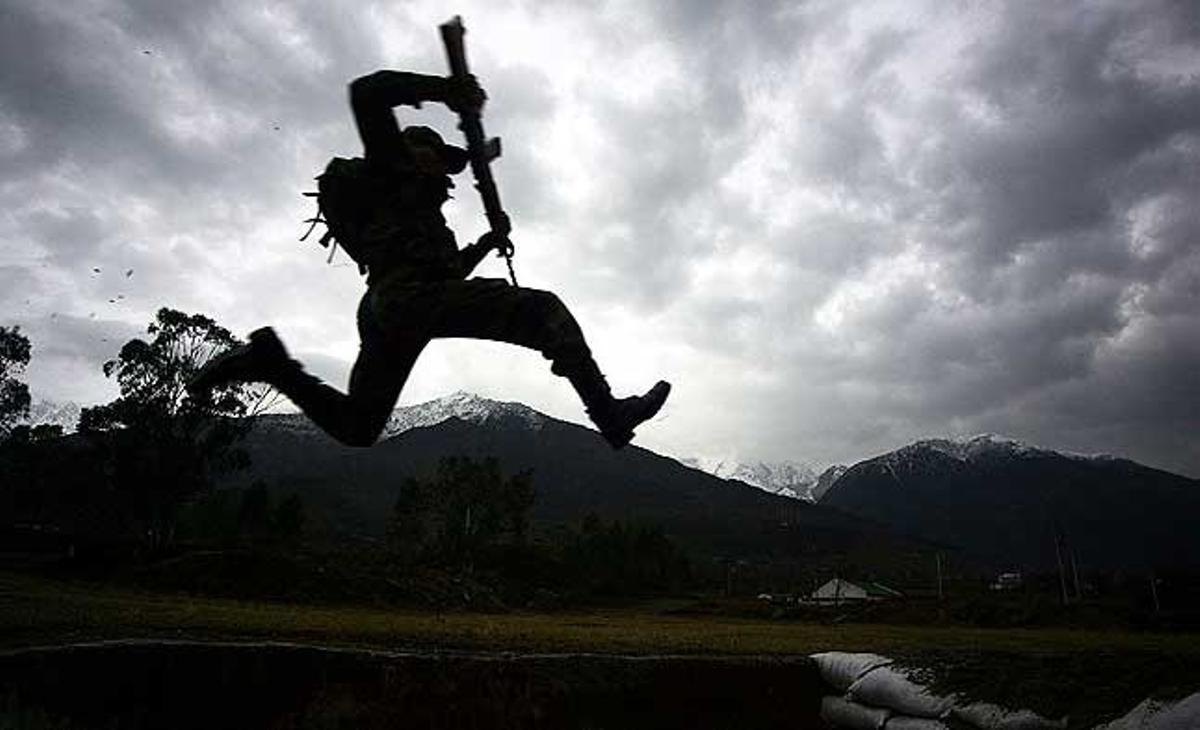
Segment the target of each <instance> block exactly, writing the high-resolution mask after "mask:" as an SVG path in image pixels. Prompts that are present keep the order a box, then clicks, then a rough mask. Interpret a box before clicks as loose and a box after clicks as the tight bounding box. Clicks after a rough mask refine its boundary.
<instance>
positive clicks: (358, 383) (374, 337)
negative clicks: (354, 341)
mask: <svg viewBox="0 0 1200 730" xmlns="http://www.w3.org/2000/svg"><path fill="white" fill-rule="evenodd" d="M365 307H366V301H365V299H364V304H363V305H362V306H360V308H359V337H360V340H361V342H360V345H359V352H358V358H357V359H356V360H355V363H354V368H353V370H352V371H351V373H350V388H349V392H348V393H342V392H340V391H338V390H337V389H336V388H333V387H331V386H329V385H327V384H326V383H324V382H322V381H321V380H320V379H319V378H317V377H315V376H313V375H310V374H309V373H307V372H305V371H304V368H303V367H302V366H301V365H300V363H299V362H297V361H296V360H293V359H292V358H291V357H289V356H288V354H287V350H286V349H284V346H283V343H282V342H281V341H280V340H279V338H278V336H276V334H275V332H274V330H272V329H271V328H269V327H264V328H263V329H260V330H256V331H255V332H253V333H251V335H250V338H249V342H247V343H246V344H245V345H243V346H241V347H238V348H235V349H234V350H231V351H230V352H227V353H225V354H223V355H221V356H219V357H217V358H214V359H213V361H212V362H210V363H209V364H208V365H206V366H205V367H204V368H203V369H202V370H201V372H200V373H199V374H198V375H197V377H196V378H194V379H193V381H192V382H191V383H190V384H189V386H188V387H189V389H190V390H193V391H200V390H207V389H209V388H212V387H214V386H216V385H220V384H222V383H226V382H230V381H244V382H262V383H267V384H269V385H272V386H274V387H275V388H277V389H279V391H280V392H281V393H283V394H284V395H286V396H287V397H288V398H289V399H290V400H291V401H292V402H293V403H295V404H296V405H297V406H299V407H300V410H302V411H304V413H305V415H307V416H308V417H309V418H310V419H312V421H313V422H314V423H315V424H316V425H317V426H318V427H320V428H321V429H322V430H324V431H325V432H326V433H328V434H329V435H330V436H332V437H334V438H335V439H337V440H338V441H341V442H342V443H344V444H346V445H348V446H370V445H371V444H372V443H374V442H375V439H376V438H378V437H379V433H380V432H381V431H382V430H383V428H384V426H385V425H387V419H388V416H389V415H390V414H391V412H392V408H393V407H394V406H395V404H396V399H397V398H398V397H399V395H400V390H401V389H402V388H403V387H404V382H405V381H406V380H407V379H408V376H409V374H410V373H411V372H412V367H413V365H414V364H415V363H416V360H417V357H418V356H419V355H420V354H421V350H422V349H423V348H424V346H425V343H426V342H427V340H421V339H407V340H399V339H395V338H385V337H384V336H383V333H381V332H380V331H379V330H378V328H377V327H376V326H374V325H373V323H372V321H371V317H369V316H366V315H365V314H364V309H365Z"/></svg>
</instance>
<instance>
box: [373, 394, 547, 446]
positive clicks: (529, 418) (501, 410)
mask: <svg viewBox="0 0 1200 730" xmlns="http://www.w3.org/2000/svg"><path fill="white" fill-rule="evenodd" d="M451 418H460V419H462V420H464V421H470V422H472V423H489V422H492V421H497V420H502V419H504V420H507V419H516V420H519V421H521V422H523V423H524V425H525V426H527V427H528V428H530V429H533V430H539V429H541V428H542V426H544V425H545V423H546V416H544V415H542V414H541V413H539V412H537V411H535V410H533V409H532V408H530V407H529V406H527V405H525V404H523V403H515V402H505V401H495V400H491V399H488V398H482V397H480V396H477V395H475V394H474V393H466V392H463V391H461V390H460V391H457V392H455V393H451V394H450V395H447V396H443V397H441V398H435V399H433V400H431V401H426V402H424V403H418V404H416V405H411V406H401V407H399V408H397V409H396V410H394V411H392V415H391V418H389V419H388V424H387V426H385V427H384V430H383V436H382V437H381V438H390V437H392V436H395V435H397V434H401V433H404V432H405V431H408V430H411V429H414V428H420V427H422V426H435V425H437V424H439V423H442V422H443V421H447V420H449V419H451Z"/></svg>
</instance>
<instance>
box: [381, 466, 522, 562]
mask: <svg viewBox="0 0 1200 730" xmlns="http://www.w3.org/2000/svg"><path fill="white" fill-rule="evenodd" d="M532 504H533V474H532V472H529V471H524V472H520V473H518V474H516V475H514V476H511V477H509V478H507V479H506V478H505V477H504V475H503V474H502V473H501V471H500V464H499V462H498V461H497V460H496V459H495V458H487V459H484V460H482V461H477V460H475V459H471V458H469V457H460V456H451V457H446V458H443V459H442V460H441V461H440V462H439V463H438V468H437V472H436V473H435V474H434V476H433V478H432V479H415V478H409V479H408V480H407V481H406V482H405V485H404V488H403V489H402V490H401V492H400V496H399V497H398V498H397V500H396V507H395V510H394V511H393V513H392V519H391V522H390V524H389V526H388V535H389V540H390V542H391V544H392V546H393V548H394V549H396V551H397V552H398V553H399V554H400V555H401V556H403V557H406V558H408V559H422V558H424V559H430V558H433V559H436V560H437V561H440V562H447V563H450V564H453V565H457V566H460V567H470V566H471V565H472V563H473V560H474V559H475V558H476V557H478V556H479V555H481V554H482V553H484V552H485V551H487V550H488V549H490V548H492V547H494V546H496V545H498V544H500V543H501V541H503V540H504V539H505V538H507V540H508V542H510V543H514V544H520V543H523V542H524V540H525V537H526V532H527V530H528V524H529V517H528V513H529V508H530V507H531V506H532Z"/></svg>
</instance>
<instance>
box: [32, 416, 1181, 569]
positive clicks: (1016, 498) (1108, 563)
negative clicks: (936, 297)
mask: <svg viewBox="0 0 1200 730" xmlns="http://www.w3.org/2000/svg"><path fill="white" fill-rule="evenodd" d="M78 410H79V409H78V406H73V405H72V404H66V405H65V406H54V405H53V404H47V403H38V404H36V405H35V406H34V408H33V409H32V411H33V412H32V413H31V418H30V421H31V422H34V423H44V422H57V423H60V424H61V425H64V426H67V429H66V430H68V431H69V430H71V427H72V426H73V425H74V423H73V421H74V419H75V418H77V414H78ZM246 445H247V448H248V450H249V452H250V456H251V460H252V465H253V466H252V468H251V470H250V472H248V473H246V474H243V475H241V476H240V477H238V479H239V481H238V482H231V483H230V484H231V485H236V484H240V483H246V482H248V481H249V480H252V479H261V480H263V481H265V482H267V483H268V484H270V485H271V486H272V488H273V489H274V490H276V491H277V492H279V493H287V492H295V493H299V494H301V495H302V496H303V497H305V500H306V503H308V504H309V505H311V507H312V508H313V512H314V514H316V515H320V516H321V519H323V520H325V521H326V522H328V523H329V525H330V526H331V529H334V530H336V531H338V532H342V533H350V534H360V535H365V536H375V537H377V536H379V535H382V534H383V531H384V526H385V524H386V521H387V519H388V516H389V514H390V512H391V509H392V507H393V505H394V503H395V500H396V497H397V495H398V493H399V490H400V489H401V488H402V484H403V482H404V481H405V480H406V479H407V478H408V477H412V476H417V477H419V476H422V475H427V474H430V473H432V471H433V470H434V469H435V468H436V465H437V462H438V460H439V459H441V458H442V457H444V456H452V455H470V456H477V457H485V456H495V457H496V458H497V459H498V460H499V461H500V463H501V466H502V468H503V470H504V471H506V472H508V473H515V472H517V471H520V470H524V469H532V470H533V471H534V475H535V489H536V491H537V497H536V500H535V502H534V507H533V515H532V517H533V518H534V519H535V520H537V521H540V522H542V523H570V522H578V521H580V520H582V519H583V518H584V517H585V516H586V515H588V514H595V515H596V516H598V517H601V518H602V519H606V520H615V519H620V520H626V521H642V522H653V523H657V524H660V525H662V526H663V527H664V528H665V529H666V530H667V531H668V532H669V533H670V534H671V535H672V536H673V537H676V538H677V539H678V540H679V541H680V542H681V543H683V544H685V546H688V547H690V548H692V549H694V550H697V551H699V552H700V553H702V554H704V555H707V556H709V557H714V558H728V559H737V560H751V561H756V560H757V561H765V562H779V561H782V562H790V563H797V564H798V563H807V564H817V563H826V564H831V563H836V562H837V561H843V564H844V563H845V561H848V560H850V557H851V556H856V557H854V558H853V562H856V563H857V564H867V565H871V566H873V567H878V566H880V565H882V564H883V563H892V564H896V565H899V564H903V563H905V561H906V560H907V561H908V563H911V562H912V560H909V558H913V556H916V555H918V554H926V555H927V554H928V553H929V552H930V551H931V550H954V551H957V552H958V553H960V554H961V555H962V556H964V557H965V558H966V559H968V560H970V561H979V562H980V563H982V564H986V565H989V566H991V567H993V568H998V569H1008V568H1015V569H1028V570H1042V569H1048V568H1053V567H1054V565H1055V564H1056V563H1057V561H1058V560H1060V559H1064V560H1066V559H1074V560H1076V561H1078V563H1079V565H1080V567H1081V569H1083V570H1086V569H1088V568H1095V569H1104V570H1110V569H1119V570H1124V569H1132V570H1142V569H1145V568H1150V567H1155V566H1159V567H1162V566H1174V567H1188V566H1196V567H1200V538H1198V537H1197V536H1196V533H1197V531H1196V529H1195V525H1197V524H1200V482H1198V481H1197V480H1194V479H1189V478H1187V477H1183V476H1180V475H1177V474H1171V473H1169V472H1165V471H1161V470H1158V469H1154V468H1151V467H1148V466H1145V465H1142V464H1138V463H1135V462H1133V461H1129V460H1127V459H1122V458H1117V457H1113V456H1106V455H1100V456H1084V455H1078V454H1069V453H1062V452H1058V451H1053V450H1050V449H1046V448H1042V447H1038V446H1034V445H1031V444H1027V443H1023V442H1020V441H1015V440H1012V439H1007V438H1004V437H1000V436H992V435H984V436H975V437H970V438H962V439H926V440H922V441H918V442H915V443H913V444H910V445H907V446H904V447H902V448H900V449H897V450H895V451H892V452H888V453H886V454H882V455H879V456H876V457H873V458H869V459H866V460H863V461H860V462H858V463H856V464H853V465H851V466H841V465H837V466H832V467H829V468H827V469H825V470H823V471H818V468H817V467H816V466H815V465H814V464H812V463H807V462H803V461H790V462H780V463H773V464H772V463H742V462H738V461H735V460H730V459H701V458H694V459H684V460H682V461H677V460H675V459H671V458H667V457H664V456H660V455H658V454H654V453H652V452H650V451H647V450H644V449H641V448H638V447H637V446H630V447H627V448H626V449H624V450H622V451H617V452H614V451H612V450H611V449H609V448H608V447H607V446H606V445H605V444H604V442H603V440H601V439H600V438H599V437H598V436H597V435H596V434H595V433H594V432H593V431H591V430H589V429H586V428H583V427H581V426H578V425H575V424H571V423H566V422H563V421H559V420H556V419H554V418H551V417H549V416H546V415H544V414H542V413H539V412H538V411H536V410H534V409H532V408H529V407H528V406H525V405H523V404H520V403H503V402H498V401H493V400H488V399H484V398H480V397H478V396H474V395H471V394H467V393H455V394H453V395H451V396H447V397H445V398H439V399H436V400H433V401H430V402H427V403H422V404H418V405H413V406H406V407H401V408H398V409H396V411H395V412H394V413H393V414H392V416H391V418H390V420H389V422H388V424H387V427H386V428H385V431H384V434H383V436H382V437H381V439H380V442H379V443H378V444H377V445H376V446H374V447H373V448H371V449H353V448H348V447H344V446H341V445H340V444H337V443H336V442H334V441H333V440H331V439H330V438H329V437H327V436H326V435H325V434H324V433H322V432H321V431H320V430H319V429H317V428H316V427H314V426H313V425H312V424H311V422H309V421H308V419H307V418H305V417H304V416H303V415H300V414H273V415H266V416H260V417H259V418H258V419H257V420H256V423H255V426H254V428H253V430H252V431H251V434H250V436H249V437H248V440H247V442H246ZM884 556H886V557H884ZM905 556H907V557H905ZM914 559H915V558H914Z"/></svg>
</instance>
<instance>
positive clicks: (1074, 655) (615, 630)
mask: <svg viewBox="0 0 1200 730" xmlns="http://www.w3.org/2000/svg"><path fill="white" fill-rule="evenodd" d="M679 605H680V604H679V603H674V604H671V603H667V602H664V603H659V604H647V605H643V606H639V607H635V608H621V609H596V610H587V611H564V612H550V613H525V612H519V611H518V612H508V613H468V612H447V613H435V612H429V611H416V610H384V609H378V608H357V607H350V606H316V605H295V604H283V603H267V602H246V601H237V600H229V599H216V598H197V597H189V596H182V595H170V594H156V593H143V592H136V591H132V590H128V589H116V588H108V587H104V586H100V585H95V584H88V583H80V582H56V581H51V580H47V579H43V578H36V577H30V576H27V575H22V574H16V573H5V572H0V646H3V647H4V648H16V647H21V646H32V645H43V644H61V643H67V642H73V641H87V640H96V639H112V638H151V637H158V638H188V639H202V640H213V639H222V640H273V641H295V642H306V643H317V644H322V645H331V646H358V647H370V648H378V649H395V650H418V651H422V650H428V651H448V650H463V651H487V652H530V653H532V652H554V653H573V652H595V653H614V654H637V655H655V654H710V655H712V654H717V655H721V654H728V655H761V654H809V653H813V652H818V651H826V650H843V651H872V652H876V653H881V654H885V655H891V656H895V657H898V658H900V659H902V660H904V661H906V662H908V663H912V664H915V665H919V666H924V667H929V668H931V669H932V673H933V675H934V676H935V678H936V682H937V684H938V686H939V688H940V689H943V690H953V691H960V692H964V693H966V694H967V695H969V696H973V697H976V698H980V699H988V700H992V701H999V702H1002V703H1004V704H1007V705H1009V706H1025V707H1032V708H1033V709H1036V710H1038V711H1040V712H1043V713H1045V714H1050V715H1058V716H1062V715H1070V716H1071V717H1072V725H1073V726H1074V725H1075V724H1076V721H1080V720H1091V719H1105V718H1110V717H1112V716H1114V715H1116V714H1121V713H1123V712H1124V711H1125V710H1127V709H1129V708H1131V707H1132V706H1133V705H1134V704H1136V703H1137V702H1138V701H1140V700H1141V699H1142V698H1143V697H1145V696H1147V695H1157V696H1167V697H1170V696H1181V695H1183V694H1187V693H1190V692H1193V691H1196V690H1200V635H1196V634H1183V635H1180V634H1165V633H1151V632H1115V631H1103V632H1100V631H1085V630H1071V629H978V628H968V627H953V626H948V627H930V626H888V625H873V624H872V625H867V624H842V625H828V624H814V623H801V622H795V621H771V620H767V619H752V618H737V617H729V616H720V615H717V616H714V615H686V614H680V613H678V612H674V611H671V610H668V609H671V608H678V607H679Z"/></svg>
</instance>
